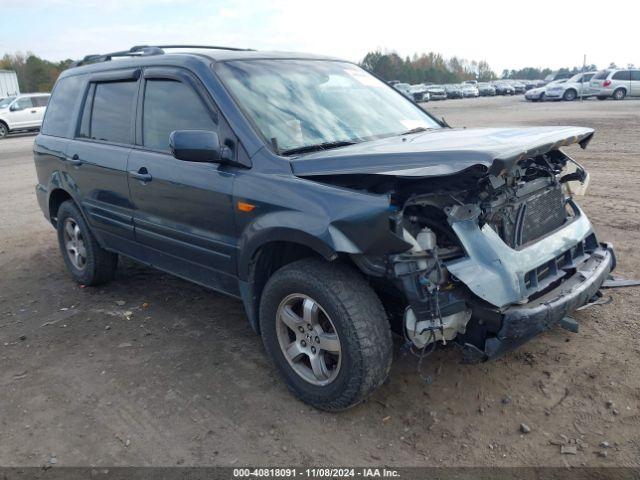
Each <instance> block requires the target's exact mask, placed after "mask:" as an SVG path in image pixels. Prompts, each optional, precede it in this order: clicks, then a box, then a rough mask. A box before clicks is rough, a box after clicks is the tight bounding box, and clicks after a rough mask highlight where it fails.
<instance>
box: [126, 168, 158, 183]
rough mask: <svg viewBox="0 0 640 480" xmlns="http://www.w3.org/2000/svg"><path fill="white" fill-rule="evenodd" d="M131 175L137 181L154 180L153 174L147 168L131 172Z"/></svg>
mask: <svg viewBox="0 0 640 480" xmlns="http://www.w3.org/2000/svg"><path fill="white" fill-rule="evenodd" d="M129 175H131V177H132V178H135V179H136V180H140V181H141V182H145V183H146V182H150V181H151V180H153V177H152V176H151V174H150V173H149V172H148V171H147V169H146V168H145V167H142V168H140V169H139V170H137V171H136V170H129Z"/></svg>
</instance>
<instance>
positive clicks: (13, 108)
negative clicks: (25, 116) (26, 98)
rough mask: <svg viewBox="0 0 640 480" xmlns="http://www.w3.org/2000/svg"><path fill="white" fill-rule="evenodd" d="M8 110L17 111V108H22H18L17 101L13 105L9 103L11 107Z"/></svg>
mask: <svg viewBox="0 0 640 480" xmlns="http://www.w3.org/2000/svg"><path fill="white" fill-rule="evenodd" d="M9 110H10V111H12V112H17V111H19V110H22V108H20V105H18V104H17V103H14V104H13V105H11V108H10V109H9Z"/></svg>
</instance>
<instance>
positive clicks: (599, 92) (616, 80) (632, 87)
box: [590, 68, 640, 100]
mask: <svg viewBox="0 0 640 480" xmlns="http://www.w3.org/2000/svg"><path fill="white" fill-rule="evenodd" d="M590 88H591V91H592V95H595V96H596V97H598V100H605V99H606V98H609V97H611V98H613V99H614V100H622V99H623V98H624V97H626V96H629V97H640V69H637V68H633V69H629V68H625V69H615V70H614V69H612V70H602V71H601V72H598V73H597V74H596V75H595V76H594V77H593V78H592V79H591V85H590Z"/></svg>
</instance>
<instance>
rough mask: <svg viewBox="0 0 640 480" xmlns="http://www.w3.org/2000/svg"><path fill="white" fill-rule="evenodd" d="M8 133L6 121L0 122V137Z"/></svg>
mask: <svg viewBox="0 0 640 480" xmlns="http://www.w3.org/2000/svg"><path fill="white" fill-rule="evenodd" d="M7 135H9V127H8V126H7V124H6V123H4V122H0V138H5V137H6V136H7Z"/></svg>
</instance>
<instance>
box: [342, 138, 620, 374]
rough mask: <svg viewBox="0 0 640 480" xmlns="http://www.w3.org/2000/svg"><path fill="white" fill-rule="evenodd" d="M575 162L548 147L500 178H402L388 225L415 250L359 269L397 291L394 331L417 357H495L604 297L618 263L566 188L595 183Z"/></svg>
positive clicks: (389, 300) (478, 174)
mask: <svg viewBox="0 0 640 480" xmlns="http://www.w3.org/2000/svg"><path fill="white" fill-rule="evenodd" d="M571 163H573V160H572V159H571V158H570V157H568V156H567V155H565V154H564V153H562V152H561V151H560V150H551V151H549V152H545V153H542V154H536V155H532V156H525V157H523V158H519V159H514V160H513V161H512V162H511V164H510V165H509V164H507V163H506V162H503V168H501V169H500V171H498V172H495V173H491V170H489V172H487V171H483V170H482V169H469V170H467V171H465V172H464V173H462V174H454V175H450V176H447V177H437V178H422V179H419V180H418V179H406V178H405V179H399V180H398V183H397V185H396V187H397V188H396V190H395V191H394V193H392V195H391V199H392V209H393V211H392V213H391V228H392V229H393V230H394V232H395V233H396V234H397V235H398V236H400V237H402V238H403V240H404V241H405V242H407V243H408V244H410V245H411V249H410V250H409V251H407V252H403V253H397V254H392V255H389V256H387V257H386V258H384V257H369V256H359V257H357V258H355V260H356V263H357V264H358V265H359V266H360V268H361V269H363V270H364V271H365V272H368V273H369V274H370V275H374V276H375V275H378V276H380V275H381V274H382V272H385V274H384V275H385V276H386V277H387V279H391V280H392V282H393V283H394V285H395V287H396V290H397V291H398V292H400V298H397V297H396V299H395V302H396V304H397V305H398V307H399V308H396V309H395V310H396V311H397V314H396V317H397V318H398V319H399V320H397V322H396V323H400V324H401V329H402V331H403V333H404V335H405V338H406V339H407V342H408V343H409V344H410V345H411V346H412V347H413V348H415V349H418V350H422V351H424V349H425V348H426V347H427V346H435V345H436V344H439V343H447V342H454V343H455V344H456V345H457V346H458V347H460V349H461V350H462V352H463V354H464V356H465V359H466V360H467V361H470V362H478V361H484V360H488V359H491V358H494V357H496V356H498V355H500V354H502V353H504V352H505V351H508V350H510V349H512V348H515V347H517V346H519V345H521V344H523V343H524V342H526V341H527V340H529V339H530V338H532V337H533V336H535V335H537V334H538V333H540V332H542V331H544V330H547V329H549V328H550V327H551V326H553V325H555V324H558V323H560V324H564V323H566V321H568V320H566V318H567V316H568V315H569V314H570V313H571V312H573V311H574V310H576V309H577V308H578V307H580V306H582V305H585V304H586V303H588V302H589V301H590V300H591V299H592V298H593V297H595V296H596V295H597V294H598V291H599V289H600V287H601V285H602V283H603V282H604V281H605V280H606V278H607V276H608V275H609V273H610V272H611V271H612V270H613V269H614V268H615V263H616V262H615V255H614V252H613V249H612V247H611V245H609V244H601V243H599V242H598V240H597V239H596V235H595V233H594V231H593V228H592V226H591V223H590V222H589V220H588V219H587V217H586V215H585V214H584V212H583V211H582V210H581V209H580V207H579V206H578V205H577V204H576V203H575V202H574V200H573V198H572V195H571V189H570V188H569V187H568V184H569V183H570V182H584V181H585V179H586V178H587V175H586V172H584V170H583V169H582V167H580V166H578V167H577V168H574V169H573V171H571V173H567V171H568V169H567V165H568V164H571ZM569 170H571V169H569ZM379 290H381V291H382V296H383V297H384V298H385V303H386V304H387V305H389V304H393V303H394V300H393V295H386V296H385V293H384V288H380V289H379ZM390 310H394V309H393V308H390Z"/></svg>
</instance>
